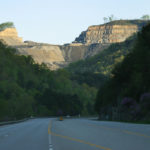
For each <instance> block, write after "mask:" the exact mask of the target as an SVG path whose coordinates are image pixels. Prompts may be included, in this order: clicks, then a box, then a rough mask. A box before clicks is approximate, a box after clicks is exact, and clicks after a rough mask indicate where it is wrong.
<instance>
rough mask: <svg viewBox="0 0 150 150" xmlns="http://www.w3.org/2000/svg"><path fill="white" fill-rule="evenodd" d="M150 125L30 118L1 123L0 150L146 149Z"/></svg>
mask: <svg viewBox="0 0 150 150" xmlns="http://www.w3.org/2000/svg"><path fill="white" fill-rule="evenodd" d="M149 149H150V125H142V124H128V123H118V122H107V121H93V120H89V119H65V120H64V121H58V120H57V119H56V118H53V119H49V118H47V119H33V120H28V121H26V122H22V123H18V124H13V125H7V126H1V127H0V150H149Z"/></svg>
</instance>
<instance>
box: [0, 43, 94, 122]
mask: <svg viewBox="0 0 150 150" xmlns="http://www.w3.org/2000/svg"><path fill="white" fill-rule="evenodd" d="M15 52H16V50H15V49H13V48H11V47H8V46H5V45H4V44H2V43H1V42H0V120H1V121H2V120H12V119H20V118H25V117H29V116H52V115H53V116H56V115H58V113H59V112H60V111H61V112H63V115H67V114H69V115H77V114H84V115H89V114H93V113H94V109H93V105H94V99H95V96H96V91H97V90H96V88H93V87H89V86H88V85H87V84H85V83H83V84H80V85H79V84H78V83H77V82H75V81H71V80H70V74H69V73H68V72H67V71H65V70H63V69H62V70H58V71H56V72H52V71H50V70H49V69H48V68H47V67H46V66H45V65H44V64H42V65H38V64H36V63H35V62H34V61H33V59H32V58H31V57H30V56H28V57H26V56H18V55H16V54H15Z"/></svg>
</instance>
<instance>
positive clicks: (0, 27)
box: [0, 22, 14, 31]
mask: <svg viewBox="0 0 150 150" xmlns="http://www.w3.org/2000/svg"><path fill="white" fill-rule="evenodd" d="M6 28H14V23H13V22H5V23H2V24H0V31H3V30H5V29H6Z"/></svg>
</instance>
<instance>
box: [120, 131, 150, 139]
mask: <svg viewBox="0 0 150 150" xmlns="http://www.w3.org/2000/svg"><path fill="white" fill-rule="evenodd" d="M123 132H124V133H127V134H131V135H137V136H142V137H145V138H150V136H148V135H146V134H141V133H138V132H131V131H128V130H123Z"/></svg>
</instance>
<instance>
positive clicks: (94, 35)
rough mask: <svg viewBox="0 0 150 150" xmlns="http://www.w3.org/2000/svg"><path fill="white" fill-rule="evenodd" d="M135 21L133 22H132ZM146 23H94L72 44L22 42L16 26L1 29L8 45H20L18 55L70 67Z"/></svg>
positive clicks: (50, 65) (122, 38)
mask: <svg viewBox="0 0 150 150" xmlns="http://www.w3.org/2000/svg"><path fill="white" fill-rule="evenodd" d="M131 22H132V23H131ZM145 23H146V22H144V21H139V22H138V23H137V21H130V24H128V23H127V24H126V23H125V22H124V21H123V22H121V24H119V23H118V22H117V23H116V22H115V23H114V22H111V23H107V24H104V25H99V26H91V27H89V28H88V30H87V31H84V32H82V33H81V35H80V36H79V37H78V38H76V40H75V41H74V42H73V43H71V44H65V45H50V44H45V43H36V42H32V41H25V42H23V41H22V38H20V37H18V34H17V31H16V29H15V28H7V29H5V30H4V31H1V32H0V40H1V39H2V40H3V41H4V42H5V43H6V44H7V45H10V46H13V47H15V48H17V54H19V55H30V56H32V57H33V59H34V61H35V62H36V63H39V64H41V63H45V64H47V66H48V67H49V68H50V69H52V70H55V69H58V68H62V67H64V66H66V65H67V64H69V63H70V62H74V61H78V60H80V59H85V58H87V57H91V56H93V55H95V54H97V53H98V52H100V51H102V50H104V49H105V48H107V47H108V46H109V45H110V44H111V43H116V42H123V41H125V40H126V38H128V37H129V36H131V35H132V34H134V33H136V32H138V31H139V30H140V29H141V27H142V26H143V25H145Z"/></svg>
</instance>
